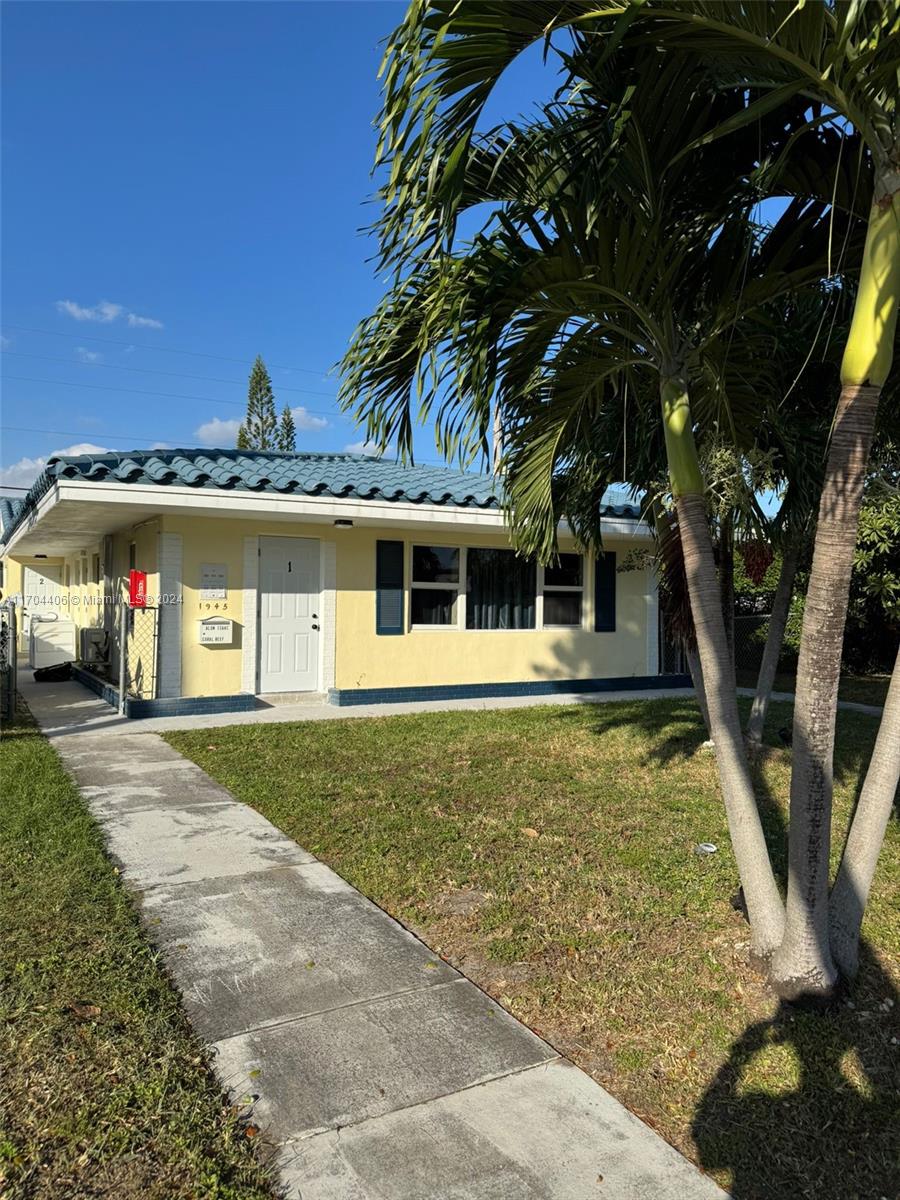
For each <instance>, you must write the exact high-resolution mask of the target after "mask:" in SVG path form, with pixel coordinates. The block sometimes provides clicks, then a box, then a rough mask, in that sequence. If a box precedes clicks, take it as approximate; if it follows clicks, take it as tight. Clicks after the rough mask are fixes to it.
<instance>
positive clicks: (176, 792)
mask: <svg viewBox="0 0 900 1200" xmlns="http://www.w3.org/2000/svg"><path fill="white" fill-rule="evenodd" d="M22 690H23V692H24V694H25V697H26V700H27V702H28V704H29V706H30V708H31V711H32V712H33V713H34V715H35V717H36V718H37V720H38V721H39V722H40V724H41V726H42V727H43V728H44V730H45V731H46V732H47V733H48V734H50V735H51V737H53V741H54V745H55V746H56V749H57V750H58V752H59V754H60V755H61V757H62V760H63V762H64V764H65V766H66V768H67V769H68V770H69V771H70V772H71V774H72V775H73V777H74V778H75V780H76V782H77V783H78V786H79V787H80V789H81V792H82V794H83V795H84V796H85V797H86V799H87V802H88V804H89V806H90V809H91V811H92V813H93V814H94V816H95V818H96V820H97V821H98V823H99V824H100V826H101V828H102V830H103V833H104V836H105V839H106V843H107V847H108V850H109V853H110V855H111V857H112V859H113V860H114V861H115V862H116V864H117V865H118V867H119V869H120V871H121V875H122V879H123V881H124V883H125V885H126V886H127V887H128V888H129V889H130V891H131V893H132V895H133V897H134V901H135V903H136V905H137V907H138V909H139V912H140V915H141V919H142V921H143V923H144V925H145V928H146V930H147V932H148V934H149V936H150V938H151V939H152V940H153V942H154V943H155V944H156V945H157V946H158V947H159V949H160V950H161V952H162V954H163V956H164V959H165V962H166V964H167V967H168V970H169V972H170V974H171V977H172V979H173V980H174V982H175V984H176V986H177V987H178V988H179V990H180V991H181V994H182V996H183V1000H184V1005H185V1009H186V1011H187V1014H188V1016H189V1018H190V1020H191V1022H192V1023H193V1025H194V1027H195V1029H196V1030H197V1032H198V1033H199V1035H200V1036H201V1038H202V1039H203V1040H204V1041H205V1042H206V1043H207V1044H208V1045H209V1046H210V1047H211V1049H212V1053H213V1065H214V1067H215V1070H216V1072H217V1074H218V1075H219V1078H220V1079H221V1081H222V1083H223V1085H224V1086H225V1087H226V1088H227V1089H228V1091H229V1092H230V1094H231V1097H232V1099H233V1100H234V1102H235V1103H237V1104H239V1105H241V1106H242V1107H243V1109H244V1111H246V1112H247V1114H248V1116H252V1120H253V1122H254V1123H255V1124H256V1125H258V1126H259V1128H260V1142H259V1144H260V1145H261V1146H262V1147H264V1148H265V1151H266V1153H267V1154H268V1155H269V1156H270V1158H271V1162H272V1164H273V1166H274V1168H275V1170H276V1171H277V1173H278V1176H279V1178H280V1182H281V1184H282V1186H283V1187H284V1189H285V1194H286V1196H288V1197H291V1198H294V1200H591V1198H592V1197H597V1200H713V1198H714V1197H719V1198H720V1200H721V1198H722V1197H723V1195H724V1193H722V1192H721V1191H720V1190H719V1189H718V1188H717V1187H716V1186H715V1185H714V1184H713V1183H712V1182H711V1181H710V1180H709V1179H708V1178H706V1177H705V1176H703V1175H701V1174H700V1173H699V1172H698V1171H697V1170H696V1169H695V1168H694V1167H693V1166H692V1165H691V1164H690V1163H688V1162H687V1160H686V1159H684V1158H682V1157H681V1155H679V1154H678V1153H677V1152H676V1151H675V1150H674V1149H672V1147H670V1146H669V1145H668V1144H667V1143H666V1142H664V1141H663V1140H662V1139H661V1138H660V1137H659V1136H658V1135H657V1134H656V1133H654V1132H653V1131H652V1130H651V1129H649V1128H648V1127H647V1126H646V1125H644V1124H643V1123H642V1122H641V1121H639V1120H638V1119H637V1118H636V1117H634V1116H632V1114H631V1113H629V1112H628V1111H627V1110H626V1109H625V1108H623V1107H622V1106H621V1105H620V1104H619V1103H618V1102H617V1101H616V1100H614V1099H613V1098H612V1097H611V1096H610V1095H608V1093H607V1092H605V1091H604V1090H603V1089H602V1088H601V1087H599V1086H598V1085H597V1084H596V1083H594V1082H593V1080H592V1079H590V1077H589V1076H587V1075H585V1074H584V1073H583V1072H581V1071H580V1070H578V1069H577V1068H576V1067H574V1066H573V1065H572V1064H571V1063H569V1062H568V1061H566V1060H565V1059H563V1058H561V1057H560V1056H559V1055H558V1054H557V1053H556V1052H555V1051H554V1050H553V1049H552V1047H550V1046H549V1045H547V1043H546V1042H544V1041H542V1040H541V1039H540V1038H538V1037H537V1036H536V1035H535V1034H533V1033H532V1032H531V1031H530V1030H528V1029H527V1028H526V1027H525V1026H524V1025H522V1024H520V1023H519V1022H518V1021H516V1020H515V1019H514V1018H513V1017H511V1016H510V1015H509V1014H508V1013H507V1012H505V1010H504V1009H502V1008H500V1007H499V1006H498V1005H497V1004H495V1003H494V1002H493V1001H492V1000H490V999H489V998H488V997H487V996H486V995H485V994H484V993H483V992H482V991H480V990H479V989H478V988H477V987H475V986H474V985H473V984H472V983H470V982H469V981H468V980H467V979H465V978H464V977H463V976H461V975H460V974H459V973H458V972H456V971H455V970H453V969H452V968H451V967H449V966H448V965H447V964H446V963H444V962H442V961H441V960H440V959H439V958H437V957H436V956H435V955H433V954H432V953H431V952H430V951H429V949H428V948H427V947H426V946H425V945H424V944H423V943H422V942H420V941H418V940H417V939H416V938H415V937H413V936H412V934H410V933H409V932H407V931H406V930H405V929H403V928H402V926H400V925H399V924H398V923H397V922H396V921H394V920H392V919H391V918H390V917H389V916H387V914H386V913H384V912H383V911H382V910H381V909H379V908H377V907H376V906H375V905H374V904H372V903H371V902H370V901H368V900H366V899H365V898H364V897H363V896H362V895H360V893H359V892H357V891H356V890H355V889H354V888H352V887H350V885H349V884H347V883H346V882H345V881H344V880H343V879H341V878H340V877H339V876H338V875H336V874H335V873H334V872H333V871H331V870H330V869H329V868H328V867H326V866H325V865H324V864H323V863H321V862H318V861H317V860H316V859H315V858H314V857H313V855H311V854H309V853H307V852H306V851H305V850H303V849H301V848H300V847H299V846H298V845H297V844H296V843H295V842H293V841H291V840H290V839H289V838H287V837H285V835H284V834H282V833H281V832H280V831H279V830H278V829H276V828H275V827H274V826H273V825H271V824H270V823H269V822H268V821H266V820H265V819H264V818H263V817H262V816H260V814H259V813H257V812H256V811H255V810H254V809H252V808H250V807H248V806H247V805H245V804H241V803H239V802H238V801H236V800H235V799H234V798H233V797H232V796H231V795H230V793H229V792H227V791H225V789H223V788H221V787H219V786H218V785H217V784H216V783H214V782H213V781H212V780H211V779H210V778H209V776H208V775H206V774H205V773H204V772H203V771H201V770H200V768H199V767H197V766H196V765H195V764H193V763H191V762H189V761H188V760H187V759H185V758H183V757H182V756H181V755H180V754H178V753H177V752H176V751H175V750H174V749H172V748H171V747H170V746H169V745H168V744H167V743H165V742H164V741H163V740H162V738H160V737H159V736H157V735H156V734H154V733H151V732H149V731H147V727H148V726H149V725H151V724H154V725H155V724H156V722H150V721H137V722H133V721H127V722H118V721H115V720H113V721H110V720H109V719H108V718H106V719H105V720H104V713H103V712H102V709H104V708H106V706H105V705H103V704H102V702H101V701H98V700H96V699H95V698H94V697H92V696H90V693H87V692H86V691H85V690H84V689H82V688H81V687H80V686H79V685H75V684H62V685H53V684H45V685H35V684H33V683H28V682H27V681H23V687H22ZM681 694H683V693H681ZM644 695H646V693H644ZM98 706H99V707H98ZM108 711H109V710H108V709H106V712H107V713H108ZM339 712H340V710H338V713H339ZM335 715H338V714H335ZM340 715H343V714H340ZM353 715H356V714H355V713H354V714H353ZM360 836H361V837H364V836H365V831H364V830H361V831H360Z"/></svg>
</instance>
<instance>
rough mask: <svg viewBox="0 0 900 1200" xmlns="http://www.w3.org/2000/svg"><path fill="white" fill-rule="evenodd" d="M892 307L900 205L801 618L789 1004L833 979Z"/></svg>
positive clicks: (846, 385)
mask: <svg viewBox="0 0 900 1200" xmlns="http://www.w3.org/2000/svg"><path fill="white" fill-rule="evenodd" d="M898 298H900V194H898V195H895V196H893V197H889V198H888V199H887V200H886V201H884V202H880V203H876V204H875V206H874V207H873V209H872V213H871V215H870V218H869V229H868V234H867V236H866V245H865V249H864V251H863V262H862V268H861V271H860V279H859V289H858V292H857V296H856V302H855V304H854V309H853V320H852V322H851V325H850V333H849V335H848V338H847V346H846V348H845V351H844V358H843V361H842V363H841V383H842V388H841V396H840V400H839V401H838V406H837V412H836V413H835V419H834V427H833V429H832V434H831V444H830V447H829V451H828V462H827V464H826V468H825V482H824V485H823V488H822V495H821V498H820V501H819V521H818V527H817V531H816V542H815V551H814V553H813V563H812V571H811V573H810V579H809V588H808V590H807V594H806V607H805V610H804V615H803V631H802V634H801V639H800V660H799V662H798V664H797V689H796V700H795V703H794V731H793V747H794V766H793V771H792V775H791V823H790V838H789V847H788V898H787V910H786V921H785V935H784V941H783V942H782V944H781V946H780V947H779V948H778V952H777V953H776V954H775V956H774V958H773V960H772V982H773V983H774V985H775V988H776V990H777V991H778V993H779V994H780V995H781V996H783V997H785V998H788V999H790V998H796V997H799V996H827V995H829V994H831V993H832V992H833V990H834V988H835V986H836V984H837V978H838V976H837V968H836V966H835V963H834V959H833V957H832V954H831V947H830V935H829V928H828V869H829V853H830V849H831V802H832V792H833V783H834V780H833V767H834V727H835V717H836V715H837V694H838V684H839V682H840V670H841V651H842V649H843V639H844V625H845V623H846V619H847V601H848V597H849V593H850V572H851V570H852V568H853V552H854V549H855V546H856V532H857V525H858V522H859V509H860V504H861V502H862V493H863V484H864V483H865V475H866V466H867V464H868V461H869V450H870V448H871V445H872V436H873V433H874V428H875V416H876V413H877V409H878V399H879V396H880V394H881V388H882V386H883V385H884V381H885V379H886V378H887V375H888V372H889V371H890V368H891V363H892V361H893V349H894V331H895V329H896V326H897V304H898Z"/></svg>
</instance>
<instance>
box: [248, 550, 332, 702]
mask: <svg viewBox="0 0 900 1200" xmlns="http://www.w3.org/2000/svg"><path fill="white" fill-rule="evenodd" d="M259 551H260V552H259V612H260V617H259V690H260V691H261V692H315V691H318V689H319V632H320V626H321V621H320V620H319V616H320V612H321V585H320V580H319V543H318V541H316V540H315V539H314V538H290V537H264V538H260V539H259Z"/></svg>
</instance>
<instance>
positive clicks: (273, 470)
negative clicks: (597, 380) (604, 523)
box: [0, 449, 640, 542]
mask: <svg viewBox="0 0 900 1200" xmlns="http://www.w3.org/2000/svg"><path fill="white" fill-rule="evenodd" d="M65 480H72V481H80V482H87V483H90V482H97V483H104V482H110V483H125V484H129V483H134V484H144V485H148V484H150V485H157V486H160V487H167V486H175V487H189V488H197V489H198V491H201V490H203V489H207V490H218V491H232V492H233V491H253V492H273V493H281V494H285V495H291V494H293V495H302V496H330V497H334V498H336V499H352V500H363V501H365V500H380V501H389V502H395V503H398V504H429V505H432V504H435V505H446V506H447V507H449V508H471V509H482V510H485V509H486V510H490V509H499V507H500V500H499V498H498V496H497V489H496V487H495V480H494V479H493V478H492V477H491V476H490V475H476V474H471V473H469V474H467V473H463V472H461V471H454V470H451V469H450V468H448V467H416V466H403V465H402V464H401V463H398V462H395V461H392V460H389V459H385V458H373V457H370V456H368V455H363V454H337V453H335V454H314V453H308V452H303V453H293V454H292V453H284V452H282V451H273V450H264V451H259V450H205V449H188V450H129V451H121V452H116V451H110V452H108V453H103V454H79V455H64V456H59V457H57V458H51V459H50V460H49V461H48V463H47V466H46V467H45V469H44V470H43V471H42V472H41V474H40V476H39V477H38V479H37V480H36V481H35V483H34V485H33V487H32V488H31V490H30V491H29V492H28V495H27V496H26V497H25V499H24V500H12V501H9V500H6V501H0V504H2V505H5V506H8V508H9V512H8V513H7V508H6V507H4V508H3V509H2V512H0V516H2V541H3V542H7V541H9V538H10V535H11V534H12V533H13V532H14V530H15V529H16V527H17V526H18V525H19V524H20V523H21V521H22V520H23V519H24V518H25V516H26V515H27V514H28V513H29V512H30V511H31V510H32V509H34V508H35V507H36V505H37V503H38V501H39V500H40V499H41V497H42V496H43V495H44V494H45V493H46V492H47V491H49V489H50V488H51V487H52V486H53V485H54V483H57V482H63V481H65ZM13 506H16V508H15V509H14V508H13ZM601 515H602V516H615V517H624V518H630V519H636V518H638V517H639V516H640V508H639V506H638V504H636V503H635V502H634V501H633V500H631V499H629V497H628V496H627V494H625V493H624V492H616V491H608V492H607V493H606V494H605V495H604V497H603V501H602V507H601ZM8 518H9V519H8Z"/></svg>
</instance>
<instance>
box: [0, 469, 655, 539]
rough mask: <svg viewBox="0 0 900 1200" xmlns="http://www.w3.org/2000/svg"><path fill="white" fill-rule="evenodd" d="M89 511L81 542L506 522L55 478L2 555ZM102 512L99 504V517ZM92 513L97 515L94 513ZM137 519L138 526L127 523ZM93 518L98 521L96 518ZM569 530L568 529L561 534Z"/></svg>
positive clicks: (625, 529) (615, 533) (632, 521)
mask: <svg viewBox="0 0 900 1200" xmlns="http://www.w3.org/2000/svg"><path fill="white" fill-rule="evenodd" d="M73 503H74V504H77V505H78V506H79V509H80V508H81V506H82V505H83V506H84V510H83V511H84V516H85V517H86V518H88V517H89V516H90V518H91V519H89V520H88V521H87V522H86V523H85V527H84V529H83V531H82V533H83V536H84V538H88V537H93V539H94V540H96V539H97V538H98V537H100V536H103V535H104V534H107V533H111V532H114V531H115V530H116V529H122V528H127V527H128V526H129V525H130V524H134V523H136V521H138V520H147V519H148V517H150V516H154V515H155V516H166V515H169V516H194V517H201V516H202V517H219V518H221V517H232V518H235V517H240V518H241V519H244V520H247V519H251V520H252V519H254V518H263V519H265V520H266V521H302V522H305V523H312V524H323V525H331V524H333V522H334V521H335V520H338V519H340V520H350V521H353V523H354V525H359V526H376V527H384V528H390V527H394V528H397V527H400V526H405V527H409V526H415V527H423V528H424V527H428V528H431V529H432V530H439V529H444V530H448V531H449V530H452V529H457V528H465V529H480V530H484V531H485V532H487V531H496V532H499V531H501V530H503V528H504V526H505V522H504V519H503V514H502V512H501V511H500V510H499V509H497V508H475V507H469V506H465V507H464V506H462V505H451V504H414V503H410V502H403V501H396V500H379V499H373V500H360V499H359V498H358V497H341V496H308V495H303V494H297V493H293V494H285V493H278V492H251V491H245V490H235V491H224V490H222V491H219V490H214V489H212V488H190V487H177V486H172V485H166V486H165V487H159V486H156V485H153V484H139V483H118V482H98V481H90V480H68V479H59V480H57V481H56V482H55V483H54V484H53V485H52V486H51V487H50V488H49V489H48V491H47V492H45V493H44V495H43V496H42V497H41V499H40V500H39V501H38V503H37V505H36V507H35V508H34V510H32V512H30V513H29V514H28V516H27V517H26V518H25V520H23V522H22V524H21V525H19V527H18V528H17V529H16V530H15V532H14V533H13V534H12V537H11V538H10V540H9V543H8V544H7V545H6V546H5V547H3V552H4V553H5V554H15V553H16V549H17V547H21V552H23V553H30V552H31V547H29V546H28V545H27V543H28V542H33V540H34V536H35V535H36V534H37V533H40V535H41V536H42V539H44V540H47V541H48V542H50V541H52V539H53V535H54V532H55V530H54V525H55V524H57V522H54V520H53V515H54V513H55V512H58V511H59V510H60V508H61V506H65V508H66V510H67V512H68V513H69V514H70V515H71V511H72V505H73ZM99 506H102V510H103V511H102V518H101V517H100V512H99ZM89 510H93V512H92V513H89ZM130 516H133V517H135V521H131V520H130V519H129V517H130ZM94 518H96V519H94ZM601 528H602V532H603V534H604V536H608V537H613V538H614V537H628V538H641V539H643V538H648V539H649V538H650V537H651V536H652V535H651V532H650V530H649V528H648V527H647V525H646V524H645V523H644V522H642V521H640V520H638V519H636V518H634V517H625V516H623V517H604V518H603V520H602V526H601ZM569 532H571V531H570V530H569V527H568V525H567V524H565V523H564V524H562V525H561V526H560V533H562V534H566V533H569ZM66 536H67V538H68V539H69V540H71V539H72V537H73V536H75V534H74V533H73V531H72V528H71V525H70V527H69V528H68V529H67V531H66Z"/></svg>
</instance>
